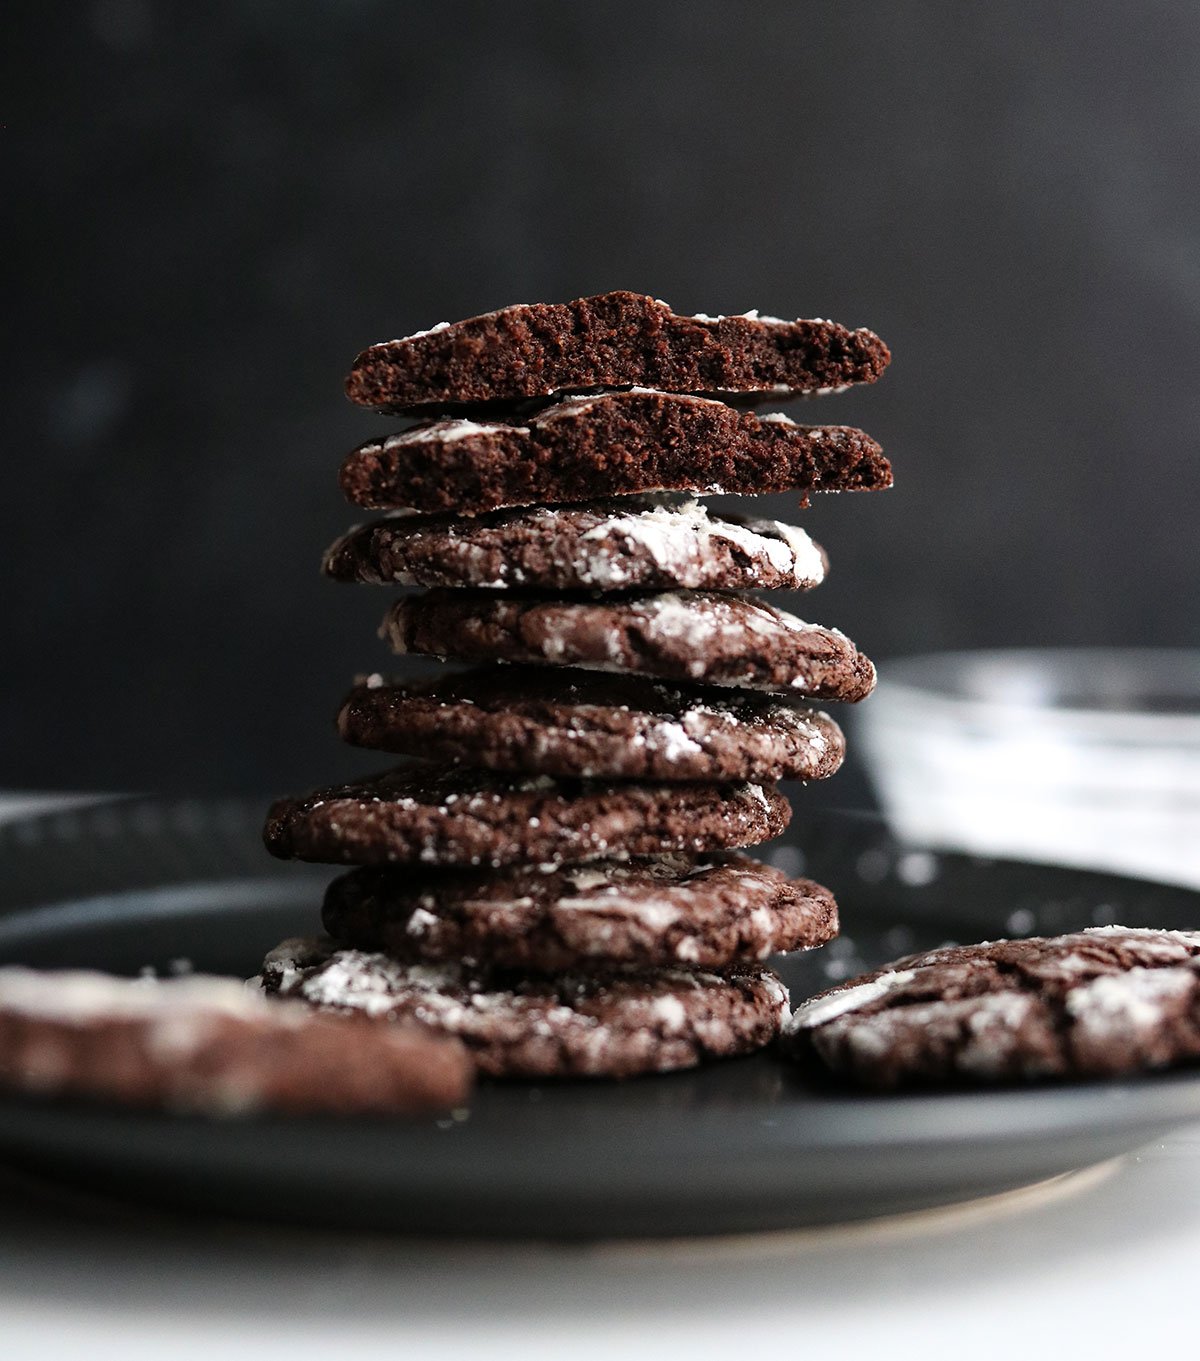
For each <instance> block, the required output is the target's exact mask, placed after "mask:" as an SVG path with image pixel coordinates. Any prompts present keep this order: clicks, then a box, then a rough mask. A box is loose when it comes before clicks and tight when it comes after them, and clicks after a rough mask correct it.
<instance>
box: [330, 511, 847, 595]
mask: <svg viewBox="0 0 1200 1361" xmlns="http://www.w3.org/2000/svg"><path fill="white" fill-rule="evenodd" d="M324 567H325V572H326V575H328V576H331V577H333V578H334V579H335V580H338V581H353V582H367V583H371V584H381V585H392V584H398V585H405V586H483V587H489V588H493V589H504V588H507V587H518V588H519V587H525V588H527V589H533V590H542V591H616V590H631V589H638V590H671V589H686V590H725V591H732V590H753V589H759V590H781V589H787V590H801V591H802V590H808V589H809V588H810V587H812V586H816V585H819V584H820V582H821V581H823V580H824V578H825V571H826V558H825V554H824V553H823V552H822V550H821V549H820V548H819V547H818V546H817V545H816V544H815V543H813V541H812V540H811V539H810V538H809V537H808V535H807V534H806V533H805V532H804V530H802V529H796V528H794V527H793V526H791V525H785V524H781V523H780V522H779V521H778V520H745V519H741V518H738V517H734V516H731V515H717V514H715V513H712V512H709V511H708V510H707V509H706V508H705V507H704V506H703V505H701V504H700V503H699V502H697V501H694V500H690V499H689V500H686V501H684V502H683V503H682V504H674V505H672V504H662V503H661V502H659V501H657V500H655V499H652V498H639V497H626V498H624V499H616V500H612V501H599V502H593V503H591V504H589V505H583V506H553V507H552V506H541V507H536V508H533V509H525V510H516V511H512V510H510V511H498V512H495V513H492V514H490V515H480V516H478V517H476V518H469V517H465V516H461V515H453V516H452V515H446V516H421V515H406V516H396V517H393V518H390V519H384V520H376V521H375V522H374V523H373V524H368V525H361V526H359V527H358V528H356V529H353V530H351V531H350V533H349V534H346V535H345V536H344V537H342V538H341V539H339V540H338V541H337V543H335V544H334V545H333V547H332V548H330V549H329V551H328V552H327V553H326V555H325V562H324Z"/></svg>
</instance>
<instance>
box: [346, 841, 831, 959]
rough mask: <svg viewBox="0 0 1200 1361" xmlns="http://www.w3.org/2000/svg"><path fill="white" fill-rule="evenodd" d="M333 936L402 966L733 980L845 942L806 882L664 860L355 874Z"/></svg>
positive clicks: (824, 893) (715, 862) (749, 864)
mask: <svg viewBox="0 0 1200 1361" xmlns="http://www.w3.org/2000/svg"><path fill="white" fill-rule="evenodd" d="M323 922H324V926H325V930H326V931H327V932H328V934H329V935H330V936H331V937H332V938H333V939H334V940H337V941H339V942H341V943H343V944H348V945H353V946H356V947H358V948H361V949H366V950H383V951H385V952H386V953H387V954H389V955H392V956H395V957H398V958H405V959H414V960H415V959H422V960H432V961H438V962H440V961H444V960H454V959H473V960H481V961H487V962H488V963H489V964H493V965H500V966H504V967H507V968H518V969H530V970H533V971H536V972H543V973H553V972H556V971H559V970H571V969H578V968H587V969H591V968H593V967H595V966H596V965H597V964H600V965H607V966H612V965H627V964H633V965H640V966H647V965H678V964H686V965H700V966H703V967H704V968H718V969H720V968H728V967H730V966H732V965H736V964H739V963H746V962H754V961H758V960H763V959H766V958H767V957H768V956H769V955H772V954H776V953H781V952H785V951H789V950H807V949H811V948H813V947H814V946H817V945H823V944H824V943H825V942H826V941H828V940H831V939H832V938H833V937H834V936H835V935H836V934H837V928H838V916H837V904H836V903H835V902H834V900H833V895H832V894H831V893H830V892H829V890H828V889H826V888H823V887H822V886H821V885H820V884H816V883H813V882H812V881H811V880H809V879H789V878H788V877H787V875H785V874H784V873H783V872H782V871H781V870H778V869H774V868H772V867H771V866H769V865H764V864H762V863H760V862H759V861H756V860H751V859H749V858H748V857H746V856H743V855H710V856H698V857H697V856H685V855H674V856H659V857H653V858H649V859H639V860H620V861H596V862H593V863H591V864H588V865H576V866H569V867H565V868H560V869H552V868H549V867H543V866H529V865H522V866H514V867H513V868H511V869H508V870H496V871H481V870H468V871H453V870H442V871H433V872H425V873H420V872H418V873H416V874H414V873H413V872H412V871H411V870H401V871H398V870H390V869H359V870H354V871H353V872H351V873H350V874H347V875H343V876H342V877H341V878H340V879H335V880H334V881H333V883H332V884H330V886H329V888H328V890H327V891H326V895H325V907H324V914H323Z"/></svg>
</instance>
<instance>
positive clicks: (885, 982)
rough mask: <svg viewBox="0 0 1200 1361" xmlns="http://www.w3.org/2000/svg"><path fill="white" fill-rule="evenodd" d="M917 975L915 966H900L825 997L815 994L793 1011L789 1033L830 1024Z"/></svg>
mask: <svg viewBox="0 0 1200 1361" xmlns="http://www.w3.org/2000/svg"><path fill="white" fill-rule="evenodd" d="M914 977H916V973H915V970H913V969H900V970H898V971H897V972H895V973H885V974H881V975H880V976H879V977H878V978H875V979H872V980H871V981H870V982H867V983H854V984H851V985H850V986H849V987H846V988H839V989H838V990H837V991H836V992H831V993H826V994H825V996H823V997H813V998H810V999H809V1000H808V1001H807V1002H801V1003H800V1005H799V1006H798V1007H797V1008H796V1010H795V1011H794V1012H792V1015H791V1017H790V1018H789V1020H788V1022H787V1024H786V1026H785V1030H786V1032H787V1033H788V1034H789V1035H792V1034H795V1033H796V1032H797V1031H800V1030H813V1029H815V1028H816V1027H817V1026H823V1025H826V1024H828V1023H829V1022H830V1021H832V1020H833V1019H834V1018H835V1017H837V1016H842V1015H845V1013H846V1012H849V1011H858V1010H859V1009H860V1008H862V1007H865V1006H868V1005H870V1003H872V1002H877V1001H879V999H880V998H881V997H886V996H887V995H888V994H889V993H892V992H895V991H896V989H897V988H902V987H903V986H904V985H905V984H906V983H910V982H911V981H912V980H913V978H914Z"/></svg>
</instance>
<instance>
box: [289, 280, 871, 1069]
mask: <svg viewBox="0 0 1200 1361" xmlns="http://www.w3.org/2000/svg"><path fill="white" fill-rule="evenodd" d="M888 358H889V356H888V351H887V349H886V347H885V346H884V344H883V342H882V341H880V340H879V338H878V337H877V336H875V335H873V334H872V333H871V332H870V331H863V330H859V331H849V330H847V329H846V328H844V327H842V326H838V325H836V324H834V323H833V322H827V321H795V322H785V321H780V320H778V319H774V318H770V317H760V316H758V315H756V314H753V313H751V314H747V315H746V316H738V317H705V316H697V317H685V316H676V315H675V314H673V313H672V312H671V311H670V309H669V308H668V307H667V306H666V305H665V304H663V303H661V302H656V301H655V300H654V299H652V298H648V297H643V296H640V295H637V294H633V293H609V294H604V295H602V296H600V297H594V298H584V299H580V300H578V301H576V302H573V303H569V304H565V305H535V306H520V307H510V308H506V309H505V310H503V311H500V312H495V313H491V314H489V315H487V316H483V317H476V318H473V319H471V320H469V321H464V322H459V323H457V324H454V325H448V324H444V323H443V324H442V325H440V326H436V327H434V328H433V330H431V331H425V332H421V333H419V334H417V335H414V336H409V337H408V338H407V339H404V340H396V341H390V342H387V343H385V344H381V345H374V346H372V347H371V348H370V349H368V350H366V351H365V352H364V353H363V354H361V355H360V356H359V358H358V360H357V361H356V363H355V365H354V369H353V371H352V373H351V375H350V378H349V380H348V384H347V389H348V392H349V395H350V397H351V399H352V400H353V401H355V402H358V403H360V404H361V405H363V406H367V407H371V408H374V409H376V410H378V411H382V412H386V413H394V414H399V415H404V416H409V417H417V418H418V419H419V422H420V423H419V424H417V425H415V426H412V427H411V428H409V429H406V430H404V431H403V432H402V433H399V434H395V435H391V436H389V437H387V438H385V439H382V440H374V441H371V442H370V443H368V444H364V445H362V446H361V447H360V448H358V449H356V450H355V451H354V452H353V453H352V454H351V455H350V456H349V457H348V458H347V460H346V462H345V464H344V465H343V468H342V477H341V481H342V486H343V489H344V490H345V492H346V494H347V495H348V497H349V498H350V500H351V501H353V502H354V503H355V504H356V505H359V506H363V507H366V508H368V509H372V510H383V511H389V512H391V513H390V514H389V515H388V516H386V517H385V518H382V519H379V520H376V521H375V522H373V523H371V524H368V525H365V526H362V527H360V528H357V529H355V530H353V531H351V533H349V534H348V535H346V536H345V537H344V538H343V539H341V540H339V542H338V543H336V544H335V545H334V546H333V547H332V548H331V549H330V550H329V552H328V554H327V555H326V559H325V570H326V572H327V573H328V574H329V575H330V576H332V577H333V578H335V579H336V580H339V581H348V582H367V583H376V584H384V585H393V584H400V585H406V586H418V587H422V588H425V589H424V590H423V591H422V592H421V593H419V594H409V595H406V596H404V597H402V598H401V599H399V600H398V601H396V602H395V603H394V604H393V605H392V606H391V608H390V609H389V610H388V612H387V615H386V618H385V620H384V625H383V630H382V632H383V636H384V637H385V638H386V640H387V641H388V642H389V643H390V644H391V646H392V648H393V649H394V650H395V651H396V652H400V653H412V654H421V655H428V656H432V657H439V658H449V659H453V660H455V661H459V662H465V663H469V664H470V668H471V669H468V670H465V671H459V672H456V673H454V674H452V675H448V676H441V677H435V678H433V679H429V680H422V681H417V682H407V683H399V682H394V681H388V680H385V679H383V678H381V677H379V676H371V677H369V678H368V679H366V680H364V681H362V682H361V683H360V684H358V685H357V686H356V687H355V688H354V690H353V691H352V692H351V694H350V696H349V697H348V699H347V700H346V701H345V703H344V705H343V706H342V709H341V712H340V714H339V716H338V726H339V730H340V732H341V734H342V736H343V737H344V738H345V740H346V741H348V742H350V743H353V744H355V745H358V746H362V747H367V748H370V749H372V750H377V751H385V752H391V753H395V754H397V755H401V756H404V757H408V758H416V759H414V760H410V761H409V762H408V763H407V764H405V765H404V766H403V767H401V768H400V769H397V770H390V771H388V772H386V773H384V774H381V775H376V776H374V777H372V778H370V779H365V780H363V781H361V782H358V783H354V784H350V785H345V786H341V787H338V788H332V789H322V790H318V791H317V792H316V793H313V794H311V795H309V796H308V797H305V798H299V799H286V800H282V801H280V802H279V803H277V804H275V806H274V807H273V808H272V809H271V812H270V815H269V818H268V822H267V827H266V842H267V845H268V848H269V849H270V850H271V851H272V853H273V854H275V855H279V856H284V857H297V858H299V859H304V860H315V861H323V862H329V863H337V864H350V865H354V866H357V867H358V868H356V869H354V870H353V871H352V872H351V873H349V874H347V875H345V876H344V877H342V878H340V879H337V880H335V881H334V883H333V884H332V885H331V886H330V888H329V891H328V894H327V896H326V900H325V907H324V914H323V915H324V926H325V930H326V932H327V935H326V936H324V937H321V938H315V939H312V940H300V941H288V942H285V943H284V945H282V946H280V947H279V948H278V949H277V950H275V951H273V952H272V954H271V955H270V956H269V957H268V959H267V961H266V963H265V965H264V969H263V983H264V986H265V987H266V988H267V989H268V990H270V991H274V992H278V993H281V994H288V995H293V996H298V997H301V998H304V999H306V1000H307V1001H309V1002H310V1003H312V1004H314V1005H316V1006H320V1007H323V1008H328V1009H333V1010H344V1011H364V1012H367V1013H369V1014H371V1015H376V1016H381V1017H389V1018H404V1019H415V1020H418V1021H421V1022H424V1023H426V1024H428V1025H430V1026H432V1027H434V1028H436V1029H439V1030H443V1031H446V1032H449V1033H452V1034H454V1035H457V1036H459V1037H460V1038H461V1039H462V1040H463V1041H464V1042H465V1043H466V1044H467V1045H468V1047H469V1048H470V1049H471V1050H472V1051H473V1053H474V1056H475V1058H476V1061H477V1062H478V1064H479V1065H480V1067H481V1068H482V1069H483V1070H484V1071H487V1072H491V1073H493V1074H501V1075H525V1076H530V1075H539V1076H545V1075H550V1074H610V1075H624V1074H630V1073H635V1072H643V1071H650V1070H663V1069H669V1068H678V1067H684V1066H687V1065H689V1064H692V1063H695V1062H698V1061H699V1060H700V1059H702V1058H705V1057H709V1056H719V1055H727V1054H737V1053H743V1052H746V1051H748V1050H750V1049H754V1048H758V1047H760V1046H762V1045H763V1044H766V1043H767V1042H768V1041H769V1040H770V1039H772V1038H773V1037H774V1035H775V1034H776V1033H777V1031H778V1029H779V1026H780V1024H781V1021H782V1019H783V1017H784V1015H785V1014H786V1007H787V995H786V991H785V990H784V988H783V986H782V984H781V983H780V981H779V980H778V978H777V977H776V976H775V975H774V974H773V973H772V972H770V970H768V969H766V968H765V967H763V964H762V961H764V960H765V959H766V958H767V957H768V956H769V955H772V954H774V953H777V952H784V951H789V950H797V949H807V948H811V947H813V946H817V945H820V944H822V943H823V942H825V941H827V940H828V939H830V938H831V937H832V936H833V935H834V934H835V933H836V930H837V908H836V904H835V903H834V900H833V897H832V895H831V894H830V893H829V891H828V890H826V889H824V888H822V887H821V886H820V885H818V884H814V883H812V882H811V881H808V880H804V879H789V878H788V877H787V876H785V875H784V874H783V873H782V872H781V871H779V870H778V869H774V868H771V867H769V866H767V865H764V864H761V863H759V862H757V861H755V860H752V859H749V858H747V857H745V856H743V855H740V854H737V852H738V851H739V850H740V849H741V848H744V847H747V846H752V845H756V844H758V843H760V842H763V841H766V840H768V839H769V838H771V837H773V836H776V835H777V834H778V833H779V832H781V831H782V830H783V828H784V827H785V826H786V825H787V822H788V819H789V817H790V809H789V807H788V804H787V801H786V799H785V798H784V797H783V795H782V794H781V793H780V792H779V790H778V788H777V782H778V781H780V780H785V779H798V780H810V779H820V778H823V777H825V776H827V775H831V774H832V773H833V772H834V771H835V770H836V769H837V767H838V765H839V764H840V762H841V759H842V755H843V750H844V744H843V739H842V734H841V731H840V729H839V728H838V726H837V724H836V723H835V722H834V721H833V720H832V719H831V718H830V717H828V716H827V715H826V714H824V713H822V712H820V711H818V710H816V709H814V708H813V707H812V702H813V701H816V700H821V701H824V700H840V701H856V700H860V699H862V698H863V697H864V696H866V695H867V694H868V693H869V692H870V690H871V688H872V686H873V684H874V669H873V668H872V666H871V663H870V662H869V661H868V660H867V658H866V657H864V656H863V655H862V654H861V653H859V652H858V651H857V649H856V648H855V646H854V644H853V643H851V642H850V640H849V639H848V638H846V637H845V636H844V635H842V634H841V633H839V632H837V631H836V630H835V629H830V628H824V627H821V626H819V625H816V624H809V623H805V622H803V621H802V620H800V619H798V618H796V617H795V616H794V615H792V614H789V613H786V612H784V611H783V610H781V609H778V608H777V607H775V606H774V605H771V604H768V603H766V602H764V601H763V600H761V599H758V598H756V597H755V596H753V595H750V594H748V592H750V591H755V590H761V589H790V590H807V589H809V588H810V587H813V586H815V585H817V584H818V583H819V582H820V581H821V579H822V577H823V576H824V573H825V569H826V565H827V563H826V558H825V554H824V552H823V551H822V550H821V549H820V548H819V547H818V546H817V545H816V544H814V543H813V542H812V541H811V540H810V539H809V538H808V536H807V535H806V534H805V533H804V532H803V531H802V530H799V529H795V528H793V527H791V526H788V525H783V524H779V523H776V522H773V521H762V520H748V519H741V518H735V517H733V516H727V515H719V514H716V513H714V512H711V511H709V510H708V509H707V508H706V507H705V506H704V505H702V504H701V503H700V502H699V501H698V500H696V499H695V498H696V497H697V496H701V495H704V494H706V493H707V494H713V493H721V492H724V493H736V494H753V493H758V492H777V491H794V492H797V493H799V494H800V496H801V497H802V498H803V499H804V500H806V499H807V497H808V494H809V493H810V492H814V491H841V490H869V489H873V488H878V487H886V486H888V485H890V483H891V470H890V468H889V466H888V463H887V460H886V459H885V458H884V457H883V454H882V452H881V450H880V449H879V447H878V445H877V444H875V443H874V441H873V440H871V439H870V438H869V437H868V436H866V435H864V434H863V433H862V432H861V431H858V430H853V429H849V428H847V427H844V426H813V425H798V424H796V423H795V422H794V421H792V420H790V419H789V418H788V417H786V416H783V415H780V414H770V415H757V414H755V413H754V411H753V409H752V408H753V406H754V405H755V404H756V403H758V402H761V401H763V400H769V399H772V398H780V397H790V396H796V395H801V394H809V395H812V394H816V393H823V392H829V391H836V390H838V389H841V388H843V387H845V386H847V385H849V384H851V383H861V382H872V381H874V380H875V379H876V378H878V377H879V375H880V374H881V373H882V371H883V369H884V368H885V366H886V364H887V362H888Z"/></svg>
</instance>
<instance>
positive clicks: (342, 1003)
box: [262, 939, 787, 1078]
mask: <svg viewBox="0 0 1200 1361" xmlns="http://www.w3.org/2000/svg"><path fill="white" fill-rule="evenodd" d="M262 985H263V987H264V988H265V989H266V990H267V991H268V992H275V993H278V994H281V995H282V996H284V997H292V998H298V999H300V1000H302V1001H305V1002H307V1003H309V1005H310V1006H313V1007H317V1008H319V1009H321V1010H327V1011H334V1012H339V1013H362V1014H365V1015H367V1016H370V1017H374V1018H376V1019H384V1018H386V1019H389V1020H403V1021H412V1022H416V1023H419V1024H421V1025H424V1026H427V1027H429V1028H431V1029H433V1030H437V1031H441V1032H442V1033H443V1034H446V1035H451V1036H454V1037H455V1038H457V1039H460V1040H461V1041H462V1042H463V1043H464V1044H465V1045H466V1046H467V1048H468V1049H469V1050H470V1051H471V1054H472V1056H473V1057H474V1059H475V1061H476V1063H477V1064H478V1066H479V1069H480V1070H481V1071H482V1072H484V1073H488V1074H491V1075H493V1076H495V1077H525V1078H530V1077H536V1078H547V1077H631V1076H633V1075H634V1074H637V1073H653V1072H667V1071H670V1070H672V1069H677V1068H690V1067H692V1066H694V1065H695V1064H697V1063H700V1062H701V1061H702V1060H704V1059H708V1058H726V1057H730V1056H732V1055H735V1054H745V1053H749V1052H750V1051H752V1050H755V1049H761V1048H762V1047H763V1046H764V1045H766V1044H768V1043H770V1041H771V1040H772V1039H773V1038H774V1037H775V1035H776V1034H777V1033H778V1031H779V1026H780V1024H781V1022H782V1020H783V1018H784V1016H785V1015H786V1014H787V990H786V989H785V988H784V986H783V984H782V983H781V982H780V980H779V979H778V977H776V975H775V974H773V973H772V972H771V971H770V970H769V969H763V968H744V969H737V970H732V971H729V972H728V973H724V974H717V973H710V972H707V971H704V970H700V969H681V968H671V969H640V970H627V971H612V972H609V973H598V974H597V973H589V974H587V975H579V974H561V975H559V976H557V977H554V978H545V977H533V976H522V975H520V974H513V973H510V972H500V971H496V970H491V969H482V968H478V967H476V966H473V965H471V964H467V963H464V962H461V961H459V962H456V963H446V964H412V963H404V962H401V961H399V960H396V959H393V958H391V957H390V956H388V955H384V954H376V953H369V952H365V951H361V950H346V949H338V948H337V947H336V946H334V945H333V944H332V943H331V942H328V941H324V940H320V939H314V940H290V941H285V942H284V943H283V944H282V945H280V946H278V947H277V948H276V949H275V950H273V951H272V952H271V953H270V954H269V955H268V956H267V958H266V960H265V961H264V963H263V970H262Z"/></svg>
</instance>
